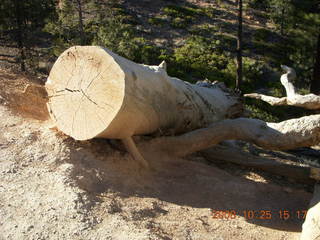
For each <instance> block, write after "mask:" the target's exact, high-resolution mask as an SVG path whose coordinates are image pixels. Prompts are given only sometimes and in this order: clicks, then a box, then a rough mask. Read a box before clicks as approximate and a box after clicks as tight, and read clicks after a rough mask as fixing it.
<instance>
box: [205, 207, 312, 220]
mask: <svg viewBox="0 0 320 240" xmlns="http://www.w3.org/2000/svg"><path fill="white" fill-rule="evenodd" d="M211 215H212V218H214V219H226V220H228V219H236V218H237V217H240V216H242V217H244V218H246V219H248V220H251V219H262V220H271V219H274V218H280V219H283V220H288V219H292V218H296V219H302V220H303V219H305V218H306V215H307V210H295V211H289V210H285V209H284V210H278V211H270V210H241V211H236V210H214V209H211Z"/></svg>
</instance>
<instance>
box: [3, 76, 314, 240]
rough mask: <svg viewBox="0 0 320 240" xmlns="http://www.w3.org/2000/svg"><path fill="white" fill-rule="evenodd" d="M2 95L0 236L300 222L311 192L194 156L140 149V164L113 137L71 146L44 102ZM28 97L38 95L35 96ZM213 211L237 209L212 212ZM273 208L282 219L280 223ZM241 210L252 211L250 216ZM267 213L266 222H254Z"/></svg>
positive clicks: (147, 235)
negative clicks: (229, 214) (145, 165)
mask: <svg viewBox="0 0 320 240" xmlns="http://www.w3.org/2000/svg"><path fill="white" fill-rule="evenodd" d="M1 76H4V75H3V74H2V75H1V74H0V78H1ZM18 77H19V76H18V75H14V74H12V79H11V83H12V82H13V81H17V82H19V81H22V80H17V79H18ZM5 81H6V80H5V79H4V78H3V77H2V78H1V79H0V82H1V83H4V82H5ZM0 92H1V93H3V91H0ZM8 94H9V92H7V95H5V96H2V97H1V99H2V100H0V102H1V105H0V116H1V119H0V239H121V240H122V239H132V240H134V239H188V240H191V239H192V240H198V239H199V240H202V239H208V240H210V239H211V240H229V239H239V240H244V239H268V240H269V239H274V240H277V239H290V240H292V239H298V238H299V235H300V233H299V232H300V231H301V225H302V221H303V219H302V218H300V219H299V218H298V216H297V215H296V212H297V211H302V210H305V209H306V208H307V206H308V203H309V200H310V198H311V194H310V193H308V192H306V191H304V190H303V189H296V188H285V187H283V186H279V185H275V184H273V183H270V182H256V181H253V180H249V179H245V178H241V177H239V176H236V175H233V174H232V173H230V172H226V171H224V170H221V169H219V168H217V167H214V166H208V165H207V164H204V163H202V162H203V161H197V159H196V157H189V158H188V159H178V158H173V157H170V156H167V155H164V154H160V153H158V152H157V151H156V149H148V148H147V147H146V148H145V149H142V150H143V152H144V154H145V155H146V157H147V159H148V161H150V164H151V169H150V170H143V169H141V168H140V167H139V166H138V165H137V164H136V163H135V162H134V161H133V160H132V159H131V157H130V156H128V155H127V154H126V153H125V152H124V151H122V150H121V149H116V148H115V147H114V146H115V144H114V142H113V143H111V142H110V141H108V140H104V139H95V140H92V141H84V142H76V141H74V140H72V139H70V138H68V137H67V136H64V135H62V134H60V133H59V132H57V131H56V130H55V128H54V126H52V123H51V122H50V120H45V121H44V120H43V115H41V114H44V113H43V112H42V111H43V109H44V108H43V106H44V105H41V104H39V106H38V108H37V109H35V110H34V111H31V110H30V109H31V108H26V107H25V106H26V105H27V106H32V105H33V104H34V102H33V103H32V102H31V103H30V102H29V103H28V102H25V103H24V104H22V103H21V102H20V103H19V101H18V103H17V104H15V105H14V104H13V103H12V102H11V103H10V102H8ZM9 95H10V94H9ZM30 99H33V100H34V101H39V99H41V94H40V95H39V96H38V95H37V96H33V97H32V98H30ZM33 100H32V101H33ZM25 101H27V100H26V99H25ZM12 106H13V107H15V108H14V109H15V111H14V112H15V113H17V112H19V111H18V110H19V107H20V108H21V106H22V107H24V109H26V110H27V113H28V114H29V116H30V114H31V113H32V114H33V115H34V116H35V117H36V118H38V119H42V120H35V119H31V118H26V117H25V115H23V116H18V115H16V114H14V113H13V112H12V111H9V110H8V109H9V108H8V107H11V108H12ZM190 160H192V161H190ZM216 210H222V211H227V210H234V211H235V212H236V215H235V218H234V219H221V216H219V215H218V216H217V218H214V217H213V214H212V211H216ZM280 210H281V211H285V210H286V211H289V212H290V214H291V215H290V217H289V218H288V219H287V220H283V219H280V218H279V211H280ZM243 211H255V218H254V219H248V218H246V217H245V215H244V212H243ZM263 211H264V212H263ZM265 211H270V213H271V219H258V218H259V217H260V218H263V214H264V213H265ZM247 213H248V212H247Z"/></svg>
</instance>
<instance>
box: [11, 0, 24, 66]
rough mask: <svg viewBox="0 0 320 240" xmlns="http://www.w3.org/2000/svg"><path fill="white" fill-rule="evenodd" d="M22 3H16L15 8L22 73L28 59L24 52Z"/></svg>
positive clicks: (16, 0)
mask: <svg viewBox="0 0 320 240" xmlns="http://www.w3.org/2000/svg"><path fill="white" fill-rule="evenodd" d="M21 4H23V3H21V2H19V1H18V0H15V1H14V7H15V18H16V27H17V34H16V37H15V38H16V42H17V45H18V49H19V53H20V59H19V62H20V68H21V71H23V72H24V71H25V70H26V66H25V59H26V55H25V52H24V44H23V26H22V24H23V16H24V13H23V11H24V10H23V9H21Z"/></svg>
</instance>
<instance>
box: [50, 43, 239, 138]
mask: <svg viewBox="0 0 320 240" xmlns="http://www.w3.org/2000/svg"><path fill="white" fill-rule="evenodd" d="M46 89H47V91H48V95H49V102H48V107H49V111H50V113H51V116H52V118H53V119H54V120H55V122H56V124H57V127H58V129H60V130H61V131H62V132H64V133H65V134H67V135H69V136H71V137H73V138H74V139H76V140H87V139H91V138H94V137H102V138H118V139H125V138H127V137H130V136H133V135H140V134H150V133H154V132H156V131H161V132H162V133H170V134H176V133H183V132H187V131H190V130H193V129H197V128H201V127H206V126H208V125H209V124H211V123H212V122H215V121H218V120H221V119H224V118H230V117H234V116H236V115H239V113H241V112H242V105H241V104H240V103H239V100H238V97H236V96H232V94H231V93H230V92H229V91H227V89H224V88H222V87H221V86H220V85H219V84H212V86H211V88H207V87H201V86H198V85H193V84H190V83H188V82H184V81H181V80H179V79H177V78H172V77H169V76H168V75H167V72H166V70H165V66H164V65H161V66H147V65H140V64H136V63H134V62H132V61H129V60H127V59H125V58H122V57H120V56H118V55H116V54H114V53H112V52H111V51H109V50H107V49H104V48H101V47H95V46H85V47H80V46H77V47H72V48H70V49H68V50H66V51H65V52H64V53H62V54H61V56H60V57H59V58H58V60H57V61H56V63H55V64H54V66H53V68H52V70H51V72H50V75H49V77H48V81H47V83H46Z"/></svg>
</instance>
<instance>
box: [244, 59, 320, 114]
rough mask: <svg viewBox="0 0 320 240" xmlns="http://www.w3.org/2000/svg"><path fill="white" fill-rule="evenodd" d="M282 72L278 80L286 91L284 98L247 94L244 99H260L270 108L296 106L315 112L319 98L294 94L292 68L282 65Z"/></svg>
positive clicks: (294, 74)
mask: <svg viewBox="0 0 320 240" xmlns="http://www.w3.org/2000/svg"><path fill="white" fill-rule="evenodd" d="M281 67H282V68H283V70H285V71H286V73H285V74H283V75H282V76H281V78H280V81H281V84H282V85H283V86H284V88H285V90H286V94H287V96H286V97H281V98H277V97H272V96H268V95H264V94H259V93H248V94H245V95H244V96H245V97H249V98H255V99H260V100H262V101H264V102H267V103H269V104H270V105H272V106H283V105H289V106H296V107H303V108H306V109H311V110H317V109H320V96H318V95H315V94H312V93H311V94H307V95H301V94H298V93H297V92H296V89H295V87H294V85H293V80H294V79H295V78H296V73H295V71H294V69H293V68H290V67H287V66H284V65H282V66H281Z"/></svg>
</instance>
